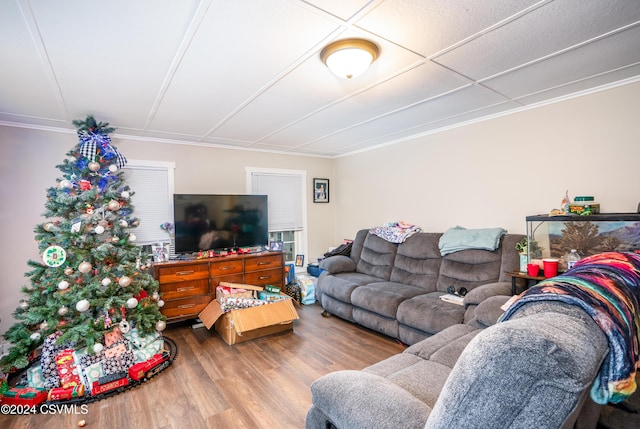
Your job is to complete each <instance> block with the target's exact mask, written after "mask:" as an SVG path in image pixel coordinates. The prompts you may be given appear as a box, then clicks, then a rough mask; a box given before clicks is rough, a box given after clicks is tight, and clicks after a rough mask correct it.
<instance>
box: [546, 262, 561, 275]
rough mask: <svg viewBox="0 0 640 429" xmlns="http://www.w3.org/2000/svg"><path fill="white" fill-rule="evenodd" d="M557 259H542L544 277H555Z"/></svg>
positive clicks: (556, 273)
mask: <svg viewBox="0 0 640 429" xmlns="http://www.w3.org/2000/svg"><path fill="white" fill-rule="evenodd" d="M558 262H560V261H558V260H557V259H543V260H542V265H543V266H544V276H545V277H546V278H549V277H555V276H557V275H558Z"/></svg>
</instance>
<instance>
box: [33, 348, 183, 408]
mask: <svg viewBox="0 0 640 429" xmlns="http://www.w3.org/2000/svg"><path fill="white" fill-rule="evenodd" d="M163 339H164V350H162V351H161V352H160V353H158V354H156V355H155V356H153V357H152V358H151V359H149V360H147V361H145V362H140V363H137V364H135V365H133V366H132V367H131V368H129V370H128V371H126V372H124V371H123V372H120V373H116V374H111V375H107V376H104V377H101V378H100V379H99V380H98V381H95V382H94V383H93V384H92V385H91V386H88V387H87V388H86V392H85V388H84V386H82V385H81V386H79V387H80V389H79V388H78V387H76V388H73V389H52V391H50V392H49V395H48V398H47V400H46V401H45V402H43V403H44V404H72V405H81V404H89V403H91V402H97V401H101V400H103V399H107V398H109V397H111V396H115V395H118V394H120V393H123V392H126V391H127V390H130V389H133V388H136V387H138V386H140V385H141V384H143V383H145V382H147V381H149V380H151V379H152V378H154V377H155V376H157V375H158V374H160V373H161V372H162V371H164V370H165V369H167V368H168V367H169V366H171V364H172V363H173V361H174V360H175V358H176V356H177V355H178V346H177V345H176V343H175V341H173V340H172V339H171V338H168V337H163ZM80 391H81V392H80ZM34 409H36V410H39V407H34Z"/></svg>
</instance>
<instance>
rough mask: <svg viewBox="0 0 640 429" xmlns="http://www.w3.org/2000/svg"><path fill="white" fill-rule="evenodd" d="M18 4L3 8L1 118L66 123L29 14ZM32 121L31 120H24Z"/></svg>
mask: <svg viewBox="0 0 640 429" xmlns="http://www.w3.org/2000/svg"><path fill="white" fill-rule="evenodd" d="M24 12H25V13H26V14H27V16H26V17H25V16H24V15H23V12H22V10H21V7H20V5H19V4H17V3H15V2H5V3H3V4H2V7H1V8H0V41H1V42H0V58H1V59H2V60H1V61H2V65H1V66H0V115H2V116H4V118H5V119H6V120H11V118H13V117H19V116H28V117H32V118H34V119H36V118H38V117H42V118H51V119H54V120H55V119H62V120H65V119H66V114H65V111H64V106H63V105H62V103H61V99H60V97H59V91H58V89H57V88H56V86H55V81H54V79H53V77H52V76H50V72H49V67H48V64H47V63H46V61H47V60H46V58H43V57H42V56H41V55H40V45H41V44H40V40H39V37H38V34H37V33H36V34H33V33H32V31H34V30H35V31H37V28H34V25H33V20H32V19H31V16H30V11H29V10H28V9H27V10H25V11H24ZM25 120H29V119H25Z"/></svg>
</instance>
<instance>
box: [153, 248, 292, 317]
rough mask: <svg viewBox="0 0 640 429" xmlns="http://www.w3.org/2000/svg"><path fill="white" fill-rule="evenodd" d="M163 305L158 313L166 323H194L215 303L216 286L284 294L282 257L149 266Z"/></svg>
mask: <svg viewBox="0 0 640 429" xmlns="http://www.w3.org/2000/svg"><path fill="white" fill-rule="evenodd" d="M153 277H154V278H155V279H156V280H158V282H159V283H160V294H161V295H162V299H163V300H164V302H165V304H164V307H162V308H161V309H160V310H161V312H162V314H163V315H164V316H165V317H166V318H167V322H169V323H171V322H177V321H180V320H186V319H194V318H197V317H198V314H199V313H200V312H201V311H202V310H203V309H204V308H205V307H206V306H207V304H208V303H209V302H210V301H211V300H212V299H215V294H216V287H217V286H218V284H219V283H220V282H231V283H245V284H250V285H256V286H264V285H268V284H269V285H274V286H279V287H281V288H282V289H283V290H284V279H285V276H284V254H283V253H282V252H263V253H254V254H246V255H231V256H221V257H218V258H205V259H197V260H191V261H171V262H160V263H156V264H153Z"/></svg>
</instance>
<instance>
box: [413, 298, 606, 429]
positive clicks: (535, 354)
mask: <svg viewBox="0 0 640 429" xmlns="http://www.w3.org/2000/svg"><path fill="white" fill-rule="evenodd" d="M575 309H577V310H578V311H581V310H580V309H578V308H577V307H576V308H575ZM583 313H584V312H583ZM576 314H577V313H576V312H575V311H574V310H572V309H568V310H567V312H566V314H562V313H558V312H542V313H537V314H530V315H529V316H528V317H523V318H517V319H512V320H509V321H507V322H503V323H498V324H496V325H493V326H490V327H489V328H487V329H484V330H482V331H481V332H480V333H479V334H478V335H477V336H476V337H475V338H474V339H473V340H472V341H471V342H470V343H469V345H468V347H467V348H466V349H465V350H464V352H463V353H462V355H461V356H460V358H459V360H458V362H457V364H456V365H455V367H454V369H453V370H452V371H451V374H450V376H449V378H448V380H447V382H446V384H445V386H444V387H443V389H442V392H441V394H440V397H439V398H438V401H437V403H436V405H435V406H434V408H433V412H432V413H431V415H430V416H429V420H428V421H427V424H426V426H425V428H430V429H434V428H442V429H444V428H447V429H448V428H458V427H509V428H522V429H525V428H533V427H561V426H562V424H563V422H564V421H565V419H566V418H567V416H569V415H571V414H572V413H573V412H574V411H575V409H576V408H577V407H579V406H580V404H581V402H582V400H583V398H584V395H585V394H587V392H588V390H589V386H590V385H591V383H592V382H593V378H594V377H595V374H596V373H597V371H598V368H599V366H600V364H601V363H602V360H603V357H604V355H605V354H606V352H607V341H606V338H605V337H604V335H603V334H602V332H601V331H600V330H599V329H598V328H597V326H596V325H595V323H593V321H589V320H588V319H585V318H584V317H580V316H576Z"/></svg>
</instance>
